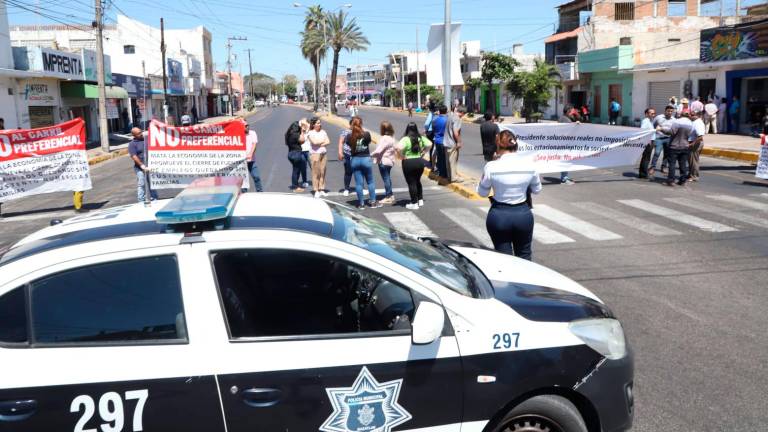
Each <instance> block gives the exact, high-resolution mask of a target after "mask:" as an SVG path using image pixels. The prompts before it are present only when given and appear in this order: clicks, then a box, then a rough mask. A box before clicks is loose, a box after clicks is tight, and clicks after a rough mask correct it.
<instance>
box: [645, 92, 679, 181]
mask: <svg viewBox="0 0 768 432" xmlns="http://www.w3.org/2000/svg"><path fill="white" fill-rule="evenodd" d="M675 111H676V110H675V107H674V105H667V106H666V108H664V114H659V115H657V116H656V118H654V119H653V128H654V129H656V139H655V140H654V144H655V148H654V150H653V159H651V167H650V168H649V169H648V176H649V179H650V180H653V178H654V174H656V164H658V162H659V157H661V173H662V174H664V173H665V172H666V170H667V156H668V155H669V138H670V137H669V135H667V134H665V133H663V132H659V130H658V129H659V127H663V126H664V125H665V124H666V123H667V122H672V121H675Z"/></svg>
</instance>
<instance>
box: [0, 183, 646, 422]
mask: <svg viewBox="0 0 768 432" xmlns="http://www.w3.org/2000/svg"><path fill="white" fill-rule="evenodd" d="M207 183H208V184H209V185H210V184H223V185H222V186H215V187H202V186H205V184H206V182H200V183H199V184H198V185H196V186H191V187H190V188H188V189H187V190H185V191H184V192H183V193H182V194H180V195H179V196H178V197H177V198H175V199H174V200H171V201H170V202H163V201H161V202H157V203H155V204H153V206H152V207H151V208H147V207H144V206H143V205H141V204H137V205H130V206H125V207H118V208H112V209H108V210H104V211H99V212H93V213H91V214H88V215H85V216H81V217H76V218H74V219H70V220H67V221H65V222H63V223H60V224H58V225H54V226H51V227H48V228H46V229H43V230H41V231H40V232H38V233H36V234H33V235H31V236H29V237H27V238H25V239H24V240H22V241H21V242H19V243H18V244H17V245H15V246H14V247H13V248H11V249H10V250H9V251H7V252H6V253H5V255H4V256H3V257H2V258H0V431H50V430H54V429H55V430H60V431H73V432H96V431H100V432H121V431H133V432H138V431H148V432H149V431H163V432H165V431H229V432H240V431H248V432H251V431H312V430H320V431H325V432H336V431H384V432H389V431H391V430H410V431H416V430H418V431H462V432H466V431H533V432H539V431H552V432H555V431H561V432H571V431H595V432H596V431H618V430H626V429H628V428H629V427H631V423H632V406H633V396H632V384H633V383H632V381H633V364H632V356H631V354H630V353H629V352H628V348H627V346H626V344H625V340H624V335H623V331H622V328H621V326H620V324H619V323H618V321H616V319H615V318H614V316H613V315H612V314H611V312H610V311H609V310H608V309H607V308H606V306H605V305H604V304H603V303H602V302H600V300H598V299H597V298H596V297H595V296H594V295H593V294H592V293H590V292H589V291H588V290H586V289H585V288H584V287H582V286H580V285H579V284H577V283H575V282H573V281H571V280H569V279H567V278H565V277H563V276H561V275H559V274H558V273H556V272H554V271H551V270H548V269H546V268H544V267H541V266H539V265H536V264H533V263H529V262H526V261H522V260H519V259H516V258H513V257H509V256H506V255H501V254H498V253H496V252H493V251H490V250H486V249H482V248H477V247H471V246H469V245H464V244H452V243H445V242H439V241H436V240H433V239H417V238H413V237H411V236H408V235H405V234H402V233H400V232H398V231H396V230H394V229H392V228H390V227H388V226H385V225H382V224H380V223H378V222H375V221H373V220H370V219H367V218H365V217H363V216H361V215H359V214H358V213H356V212H354V211H351V210H350V209H348V208H346V207H344V206H341V205H337V204H333V203H329V202H324V201H322V200H316V199H311V198H307V197H300V196H295V195H281V194H246V195H243V196H240V197H239V199H238V198H237V195H238V194H239V186H237V185H229V184H227V182H226V181H221V180H220V179H219V180H215V181H207ZM235 202H236V204H235ZM158 210H160V211H158ZM204 219H209V220H208V221H207V222H204V221H202V220H204Z"/></svg>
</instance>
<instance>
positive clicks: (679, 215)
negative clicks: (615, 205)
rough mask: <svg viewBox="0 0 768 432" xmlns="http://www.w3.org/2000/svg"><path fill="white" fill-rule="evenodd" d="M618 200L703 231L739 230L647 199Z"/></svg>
mask: <svg viewBox="0 0 768 432" xmlns="http://www.w3.org/2000/svg"><path fill="white" fill-rule="evenodd" d="M618 202H620V203H622V204H624V205H626V206H629V207H634V208H636V209H639V210H643V211H646V212H648V213H651V214H655V215H656V216H661V217H665V218H667V219H671V220H673V221H675V222H679V223H682V224H687V225H691V226H694V227H696V228H698V229H700V230H703V231H710V232H729V231H738V230H737V229H736V228H733V227H729V226H728V225H723V224H720V223H717V222H712V221H708V220H706V219H702V218H700V217H698V216H694V215H690V214H687V213H683V212H679V211H677V210H673V209H671V208H667V207H662V206H659V205H656V204H651V203H649V202H647V201H643V200H639V199H631V200H618Z"/></svg>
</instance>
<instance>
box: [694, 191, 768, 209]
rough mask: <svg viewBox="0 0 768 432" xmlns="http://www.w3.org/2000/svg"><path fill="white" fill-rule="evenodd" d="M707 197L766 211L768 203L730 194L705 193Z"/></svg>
mask: <svg viewBox="0 0 768 432" xmlns="http://www.w3.org/2000/svg"><path fill="white" fill-rule="evenodd" d="M707 197H708V198H712V199H715V200H718V201H725V202H727V203H731V204H736V205H740V206H742V207H748V208H752V209H755V210H761V211H766V212H768V204H766V203H761V202H755V201H752V200H750V199H746V198H738V197H735V196H730V195H707Z"/></svg>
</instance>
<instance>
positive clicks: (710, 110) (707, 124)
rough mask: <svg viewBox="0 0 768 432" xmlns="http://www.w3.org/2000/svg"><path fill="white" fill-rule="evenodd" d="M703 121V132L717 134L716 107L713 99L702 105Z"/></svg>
mask: <svg viewBox="0 0 768 432" xmlns="http://www.w3.org/2000/svg"><path fill="white" fill-rule="evenodd" d="M702 116H703V120H704V130H705V131H706V132H707V133H713V134H716V133H717V123H718V122H717V117H718V112H717V105H715V101H714V100H713V99H709V100H708V101H707V104H706V105H704V112H703V113H702Z"/></svg>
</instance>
